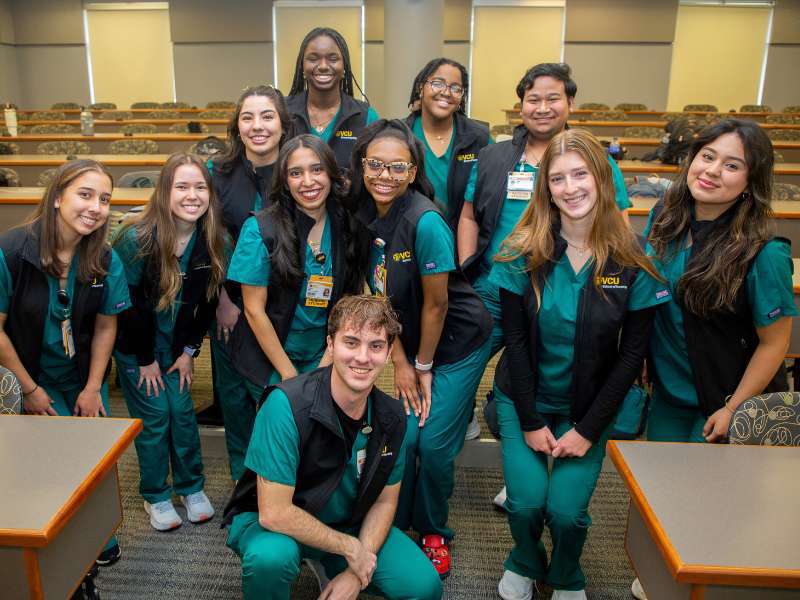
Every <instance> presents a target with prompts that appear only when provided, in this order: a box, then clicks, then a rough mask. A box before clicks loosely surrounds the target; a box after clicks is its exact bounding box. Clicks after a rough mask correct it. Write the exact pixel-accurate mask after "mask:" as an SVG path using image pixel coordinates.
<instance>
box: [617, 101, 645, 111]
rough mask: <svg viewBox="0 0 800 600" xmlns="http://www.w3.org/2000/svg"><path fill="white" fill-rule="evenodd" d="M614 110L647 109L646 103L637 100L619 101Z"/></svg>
mask: <svg viewBox="0 0 800 600" xmlns="http://www.w3.org/2000/svg"><path fill="white" fill-rule="evenodd" d="M614 110H647V105H646V104H641V103H639V102H620V103H619V104H617V105H616V106H615V107H614Z"/></svg>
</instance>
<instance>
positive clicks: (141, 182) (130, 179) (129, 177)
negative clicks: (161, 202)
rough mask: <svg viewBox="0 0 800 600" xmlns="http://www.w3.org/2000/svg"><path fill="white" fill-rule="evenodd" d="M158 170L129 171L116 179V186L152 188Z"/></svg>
mask: <svg viewBox="0 0 800 600" xmlns="http://www.w3.org/2000/svg"><path fill="white" fill-rule="evenodd" d="M158 174H159V171H131V172H130V173H125V174H124V175H123V176H122V177H120V178H119V179H118V180H117V186H118V187H132V188H154V187H156V182H157V181H158Z"/></svg>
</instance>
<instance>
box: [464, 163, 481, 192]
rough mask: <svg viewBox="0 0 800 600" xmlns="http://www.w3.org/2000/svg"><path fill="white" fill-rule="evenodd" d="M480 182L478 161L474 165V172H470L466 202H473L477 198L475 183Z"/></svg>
mask: <svg viewBox="0 0 800 600" xmlns="http://www.w3.org/2000/svg"><path fill="white" fill-rule="evenodd" d="M477 181H478V161H477V160H476V161H475V162H474V163H472V170H471V171H470V172H469V179H468V180H467V187H466V189H465V190H464V202H472V200H473V199H474V198H475V183H476V182H477Z"/></svg>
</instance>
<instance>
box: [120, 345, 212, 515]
mask: <svg viewBox="0 0 800 600" xmlns="http://www.w3.org/2000/svg"><path fill="white" fill-rule="evenodd" d="M171 358H172V357H171V352H156V360H157V361H158V364H159V366H160V367H161V378H162V379H163V380H164V385H165V387H166V389H163V390H159V392H158V396H155V395H151V396H149V397H148V396H147V395H145V386H144V384H142V387H141V388H137V387H136V384H137V382H138V381H139V365H138V364H137V362H136V357H135V356H130V355H126V354H120V353H119V352H116V353H114V360H115V361H116V363H117V372H118V373H119V382H120V385H121V386H122V393H123V395H124V396H125V401H126V403H127V404H128V411H129V412H130V414H131V416H132V417H135V418H137V419H141V420H142V422H143V424H144V428H143V429H142V432H141V433H140V434H139V436H138V437H137V438H136V440H135V442H134V443H135V445H136V454H137V455H138V457H139V475H140V481H139V493H141V495H142V497H143V498H144V499H145V500H146V501H147V502H149V503H150V504H154V503H156V502H161V501H163V500H169V499H170V498H171V497H172V490H173V489H174V490H175V493H176V494H178V495H180V496H187V495H189V494H194V493H195V492H199V491H201V490H202V489H203V485H204V483H205V477H204V476H203V459H202V456H201V453H200V434H199V433H198V431H197V420H196V418H195V414H194V405H193V404H192V395H191V393H190V392H189V389H188V387H186V386H184V388H183V391H182V392H180V391H179V379H178V372H177V371H175V372H173V373H170V374H169V375H167V369H169V368H170V367H171V366H172V363H173V362H174V361H172V360H171ZM170 466H171V467H172V486H171V487H170V485H169V484H168V483H167V476H168V475H169V471H170Z"/></svg>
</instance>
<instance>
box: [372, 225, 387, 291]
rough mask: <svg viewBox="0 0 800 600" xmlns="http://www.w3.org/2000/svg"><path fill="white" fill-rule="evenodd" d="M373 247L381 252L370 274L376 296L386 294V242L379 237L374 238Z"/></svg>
mask: <svg viewBox="0 0 800 600" xmlns="http://www.w3.org/2000/svg"><path fill="white" fill-rule="evenodd" d="M374 244H375V247H376V248H377V249H378V252H380V253H381V259H380V261H379V262H378V264H377V265H375V271H374V272H373V274H372V282H373V285H374V287H375V295H376V296H385V295H386V242H384V241H383V240H382V239H381V238H375V242H374Z"/></svg>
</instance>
